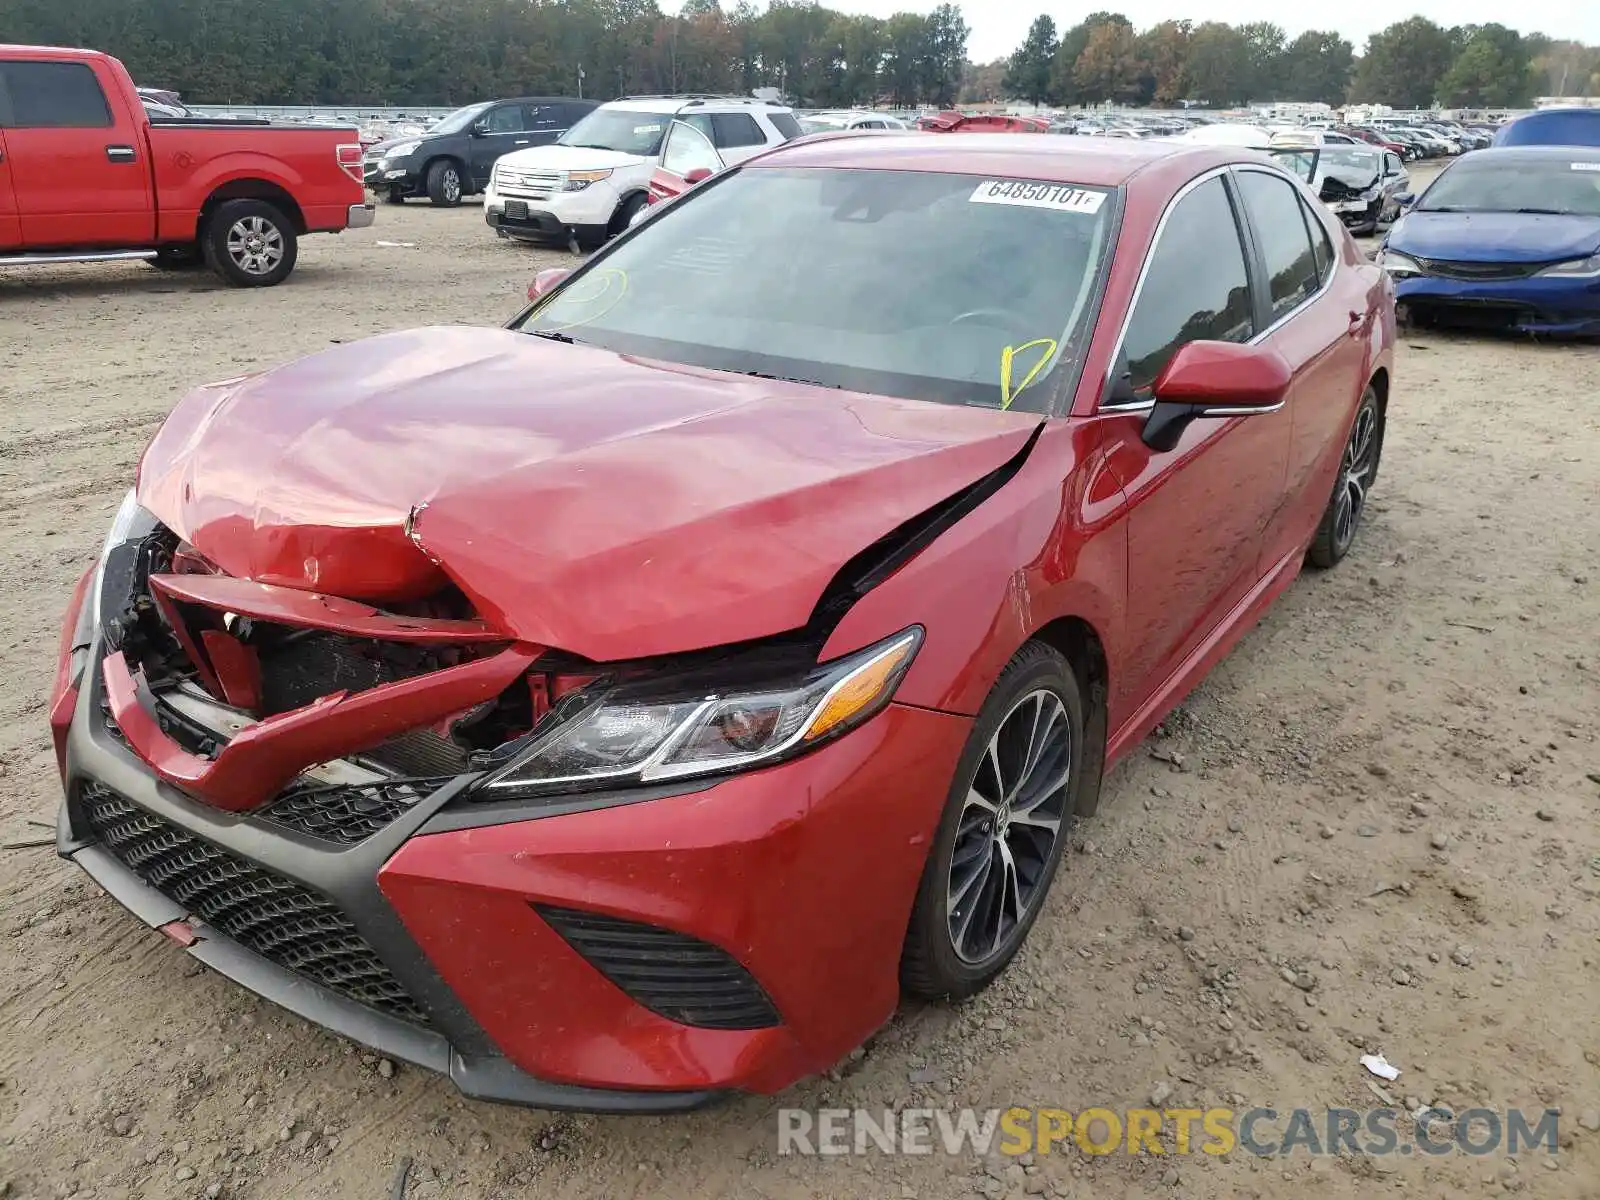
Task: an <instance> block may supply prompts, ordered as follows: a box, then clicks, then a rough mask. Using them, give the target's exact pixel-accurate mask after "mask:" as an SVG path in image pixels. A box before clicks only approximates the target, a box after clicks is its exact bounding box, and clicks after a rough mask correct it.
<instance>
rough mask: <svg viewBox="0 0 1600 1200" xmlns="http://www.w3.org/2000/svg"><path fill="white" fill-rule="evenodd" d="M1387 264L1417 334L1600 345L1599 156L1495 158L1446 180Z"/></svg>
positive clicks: (1571, 152) (1390, 245) (1386, 250)
mask: <svg viewBox="0 0 1600 1200" xmlns="http://www.w3.org/2000/svg"><path fill="white" fill-rule="evenodd" d="M1377 261H1378V263H1379V265H1381V266H1382V267H1383V268H1384V269H1385V270H1386V271H1388V272H1389V274H1390V275H1391V276H1392V277H1393V279H1394V281H1395V298H1396V302H1397V304H1398V306H1399V310H1400V315H1401V316H1402V317H1403V318H1408V319H1410V320H1411V321H1414V322H1416V323H1419V324H1437V325H1454V326H1458V327H1459V326H1464V327H1468V328H1478V329H1500V330H1507V331H1512V332H1517V333H1537V334H1600V149H1588V148H1585V147H1581V146H1538V147H1525V148H1517V149H1511V148H1506V149H1499V148H1496V149H1490V150H1483V151H1480V152H1478V153H1476V154H1472V155H1467V156H1465V157H1463V158H1461V159H1459V160H1457V161H1456V162H1454V163H1452V164H1451V165H1450V167H1449V168H1448V169H1447V170H1445V171H1444V172H1443V173H1442V174H1441V175H1440V176H1439V177H1438V178H1437V179H1435V180H1434V181H1433V184H1432V186H1430V187H1429V188H1428V190H1427V191H1426V192H1424V193H1423V194H1422V196H1421V197H1420V198H1419V199H1418V200H1417V201H1416V203H1415V204H1414V205H1413V206H1411V207H1410V208H1409V210H1408V211H1407V212H1406V214H1405V216H1403V217H1402V218H1401V219H1400V220H1399V221H1397V222H1396V223H1395V225H1394V227H1393V228H1392V229H1390V230H1389V235H1388V237H1386V238H1385V239H1384V242H1383V246H1382V247H1381V248H1380V249H1379V251H1378V258H1377Z"/></svg>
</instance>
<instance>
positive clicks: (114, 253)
mask: <svg viewBox="0 0 1600 1200" xmlns="http://www.w3.org/2000/svg"><path fill="white" fill-rule="evenodd" d="M361 172H362V167H361V142H360V139H359V137H358V136H357V134H356V131H355V130H354V129H346V128H340V127H337V126H316V125H294V126H279V125H272V124H270V123H266V122H253V123H251V122H240V121H223V120H203V119H179V120H166V119H158V120H152V119H151V118H150V117H149V116H148V115H147V114H146V112H145V108H144V104H143V103H142V101H141V100H140V97H139V93H138V91H137V90H136V89H135V88H134V85H133V80H132V79H131V78H129V76H128V72H127V70H126V69H125V68H124V67H123V65H122V64H121V63H120V62H118V61H117V60H116V59H114V58H112V57H110V56H109V55H106V54H101V53H98V52H96V51H93V50H62V49H52V48H45V47H38V46H6V45H0V268H5V267H10V266H32V265H36V264H41V263H59V262H100V261H106V260H115V259H147V260H149V261H150V262H152V263H154V264H155V265H156V266H158V267H186V266H191V265H199V264H201V263H205V264H207V265H209V266H210V267H211V268H212V269H213V270H215V271H216V272H217V273H218V274H219V275H221V276H222V277H223V278H224V279H226V280H227V281H228V282H229V283H233V284H237V285H239V286H241V287H270V286H271V285H273V284H275V283H280V282H282V281H283V279H284V278H285V277H287V276H288V274H289V272H290V271H292V270H293V269H294V264H295V256H296V250H297V244H298V239H299V237H300V236H301V235H302V234H307V233H337V232H339V231H341V230H344V229H354V228H360V227H362V226H366V225H370V224H372V219H373V208H372V206H371V205H369V204H367V203H366V189H365V187H364V186H363V184H362V181H361Z"/></svg>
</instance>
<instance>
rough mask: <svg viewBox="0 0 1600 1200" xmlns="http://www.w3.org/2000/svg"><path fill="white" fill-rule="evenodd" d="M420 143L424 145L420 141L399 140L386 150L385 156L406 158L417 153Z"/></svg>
mask: <svg viewBox="0 0 1600 1200" xmlns="http://www.w3.org/2000/svg"><path fill="white" fill-rule="evenodd" d="M420 145H422V143H421V142H420V141H416V142H398V143H396V144H395V145H393V146H390V147H389V148H388V149H387V150H385V151H384V152H383V156H384V157H385V158H405V157H406V156H407V155H410V154H414V153H416V149H417V147H418V146H420Z"/></svg>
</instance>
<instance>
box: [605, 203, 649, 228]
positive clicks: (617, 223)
mask: <svg viewBox="0 0 1600 1200" xmlns="http://www.w3.org/2000/svg"><path fill="white" fill-rule="evenodd" d="M647 203H649V200H648V198H647V197H645V196H643V195H635V196H629V197H628V198H627V199H626V200H624V201H623V202H622V203H621V204H619V205H618V206H617V211H616V212H615V213H613V214H612V216H611V224H610V225H609V226H607V228H606V236H607V237H618V236H620V235H621V234H624V233H627V232H628V226H629V225H630V224H632V222H633V218H634V217H636V216H638V215H639V210H640V209H642V208H643V207H644V206H645V205H646V204H647Z"/></svg>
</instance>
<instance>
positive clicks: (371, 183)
mask: <svg viewBox="0 0 1600 1200" xmlns="http://www.w3.org/2000/svg"><path fill="white" fill-rule="evenodd" d="M362 177H363V182H364V183H365V184H366V185H367V187H369V188H370V189H372V190H373V191H374V192H377V193H379V194H380V195H381V194H382V193H384V192H397V193H399V194H400V195H402V196H408V195H410V194H411V193H412V192H415V191H419V190H421V188H422V180H421V179H420V178H419V177H418V176H417V175H416V174H415V173H413V171H412V169H411V166H410V164H409V163H407V162H398V163H396V162H389V161H387V160H385V159H367V160H366V161H365V162H363V163H362Z"/></svg>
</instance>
